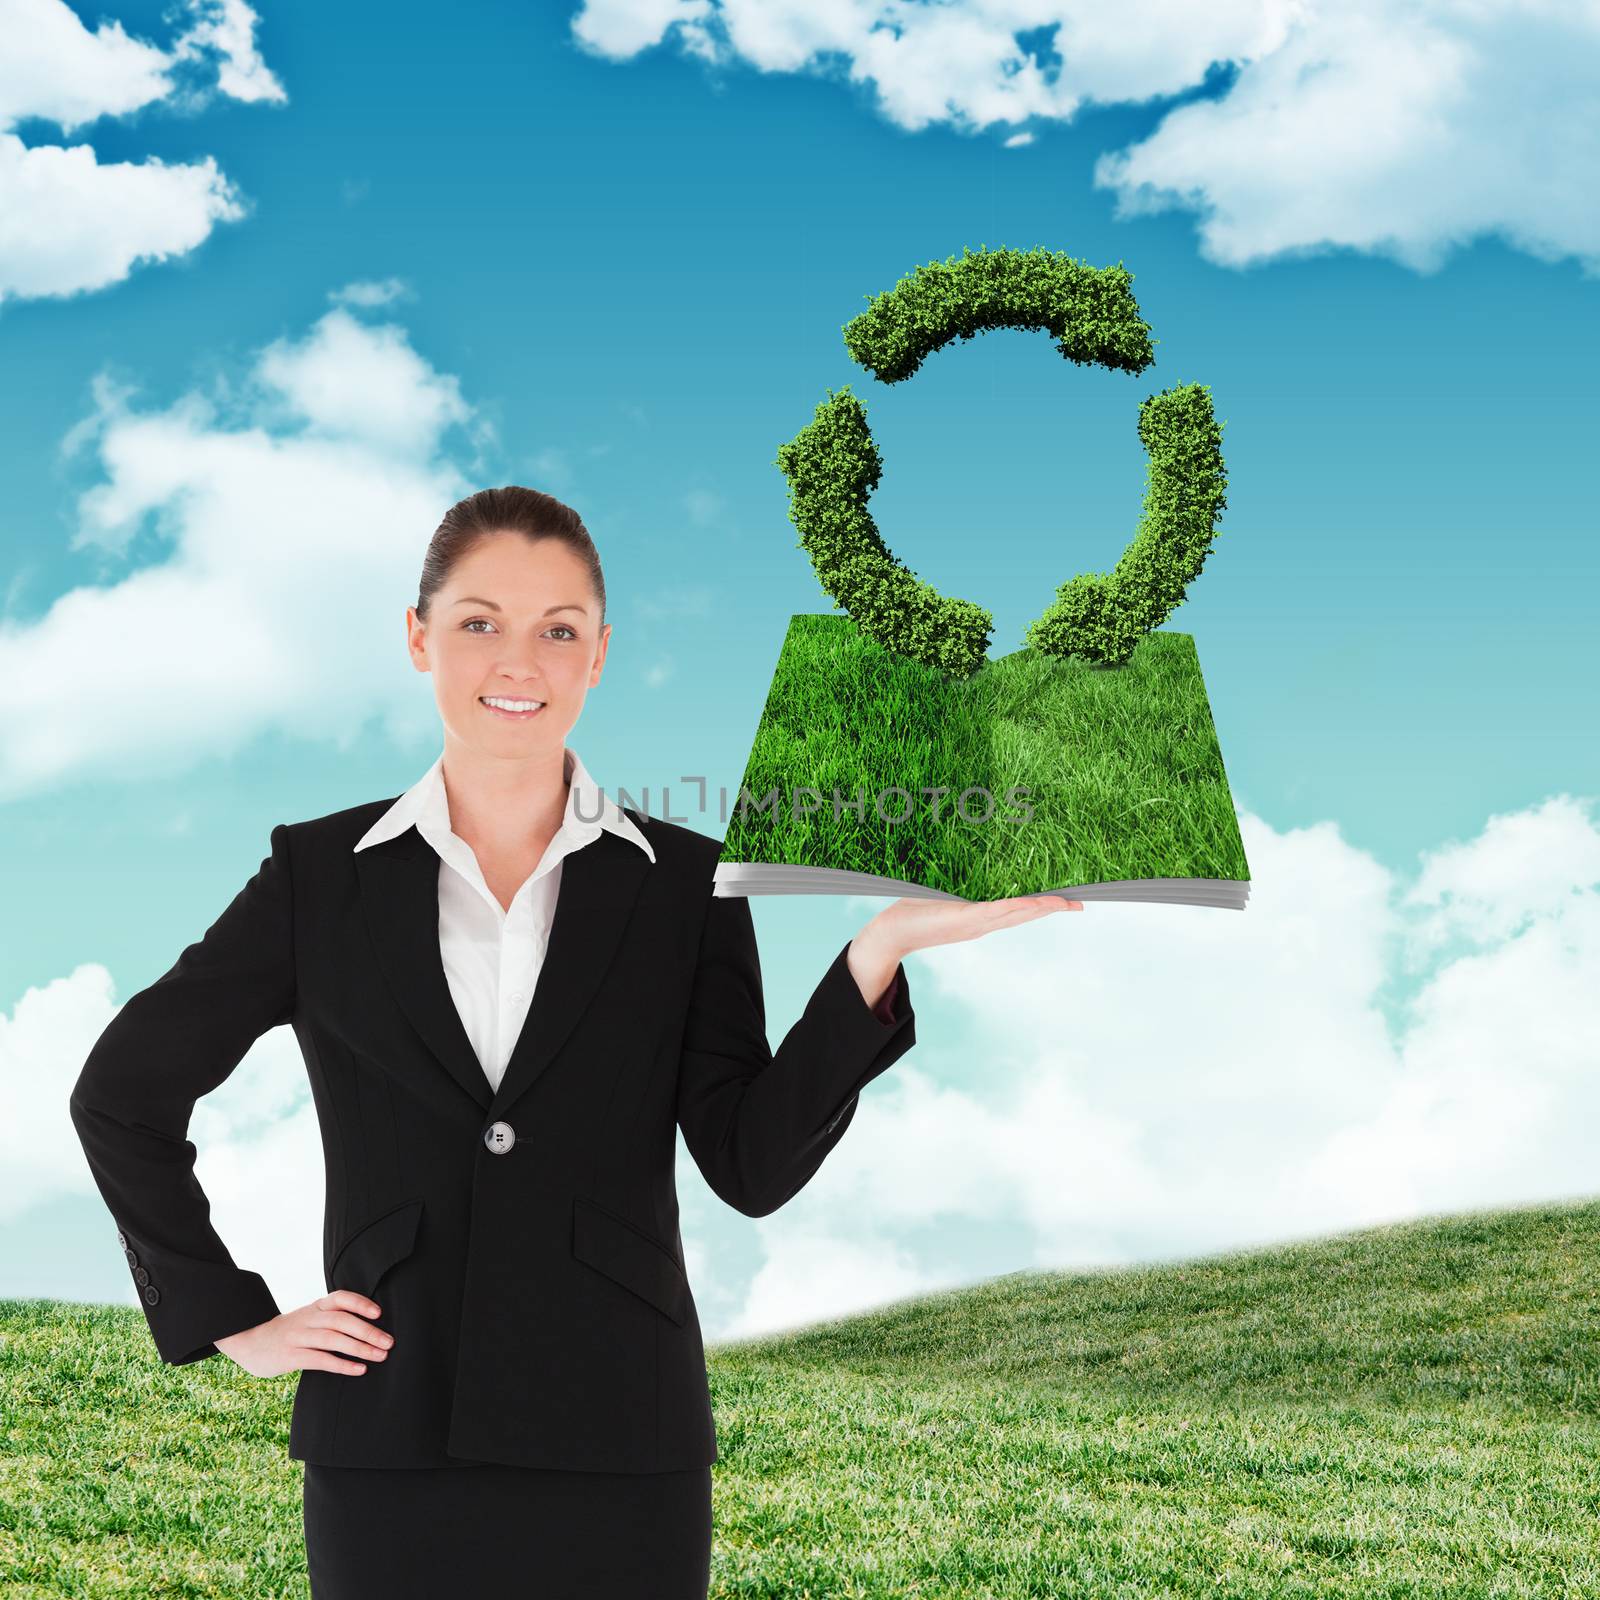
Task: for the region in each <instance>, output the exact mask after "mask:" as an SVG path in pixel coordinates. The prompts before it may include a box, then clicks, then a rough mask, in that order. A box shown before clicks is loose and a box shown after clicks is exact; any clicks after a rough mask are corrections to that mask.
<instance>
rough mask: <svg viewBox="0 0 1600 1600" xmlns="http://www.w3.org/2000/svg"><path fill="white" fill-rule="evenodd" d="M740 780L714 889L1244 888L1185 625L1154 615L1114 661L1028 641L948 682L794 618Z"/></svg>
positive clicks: (1183, 893)
mask: <svg viewBox="0 0 1600 1600" xmlns="http://www.w3.org/2000/svg"><path fill="white" fill-rule="evenodd" d="M746 793H747V794H748V797H749V798H748V801H745V803H744V804H743V805H739V804H736V805H734V806H733V807H732V808H731V815H730V817H729V821H728V827H727V831H726V833H725V835H724V837H723V849H722V854H721V857H720V860H719V863H718V866H717V870H716V879H717V883H718V885H719V892H727V891H730V890H731V891H732V892H736V893H748V894H786V893H788V894H796V893H799V894H804V893H827V894H836V893H846V892H852V891H854V892H861V893H895V894H910V895H916V894H918V893H920V892H927V893H931V894H935V895H959V896H961V897H962V898H964V899H968V900H998V899H1003V898H1006V897H1008V896H1011V895H1026V894H1043V893H1047V892H1050V891H1053V890H1059V889H1067V888H1071V889H1074V890H1081V891H1082V892H1081V893H1078V894H1077V895H1076V897H1077V898H1079V899H1085V900H1090V899H1092V900H1133V901H1138V900H1155V901H1167V902H1171V903H1176V904H1196V905H1221V906H1228V907H1235V908H1241V909H1242V907H1243V906H1244V903H1245V901H1246V900H1247V898H1248V895H1249V876H1250V869H1249V864H1248V862H1247V861H1246V860H1245V853H1244V844H1243V841H1242V840H1241V838H1240V836H1239V826H1238V822H1237V820H1236V818H1235V815H1234V806H1233V797H1232V795H1231V794H1230V792H1229V789H1228V779H1227V773H1226V771H1225V770H1224V767H1223V762H1222V752H1221V749H1220V747H1219V745H1218V742H1217V733H1216V728H1215V726H1214V724H1213V722H1212V717H1211V707H1210V704H1209V702H1208V700H1207V697H1206V688H1205V681H1204V679H1203V677H1202V676H1201V672H1200V663H1199V658H1198V656H1197V655H1196V653H1195V646H1194V640H1193V638H1192V637H1191V636H1190V635H1189V634H1186V633H1171V632H1166V631H1162V630H1158V631H1157V632H1154V633H1151V634H1149V635H1147V636H1146V638H1145V639H1143V640H1142V641H1141V642H1140V644H1139V646H1138V648H1137V649H1136V650H1135V651H1134V653H1133V655H1132V656H1131V657H1130V658H1129V659H1128V661H1127V663H1126V664H1125V665H1123V666H1120V667H1116V668H1107V667H1100V666H1097V665H1094V664H1091V663H1088V662H1082V661H1077V660H1072V661H1061V660H1057V659H1055V658H1053V657H1050V656H1047V655H1044V654H1042V653H1041V652H1039V651H1035V650H1032V649H1027V650H1018V651H1015V652H1013V653H1012V654H1011V655H1007V656H1003V657H1001V658H1000V659H999V660H997V661H989V662H986V663H985V664H984V665H983V666H982V667H981V668H980V669H979V671H978V672H976V673H975V674H973V676H972V677H970V678H967V679H963V680H959V681H958V680H951V679H948V678H946V677H944V676H943V675H942V674H941V673H939V672H936V671H934V670H933V669H932V668H929V667H924V666H922V665H921V664H920V663H918V662H915V661H911V660H908V659H907V658H906V657H904V656H901V655H899V654H897V653H896V652H893V651H889V650H885V649H883V648H882V646H880V645H878V644H876V643H874V642H873V641H872V640H871V639H868V638H867V637H866V636H865V635H864V634H862V633H861V632H860V631H859V630H858V629H857V628H856V626H855V624H854V623H853V622H852V621H851V620H850V618H849V617H847V616H843V615H819V616H796V617H792V618H791V619H790V622H789V630H788V633H787V635H786V636H785V638H784V643H783V650H782V652H781V654H780V655H779V658H778V663H777V667H776V669H775V671H774V673H773V678H772V683H771V686H770V688H769V689H768V691H767V698H766V702H765V705H764V707H763V709H762V713H761V721H760V724H759V725H758V727H757V729H756V734H755V739H754V742H753V744H752V747H751V751H750V755H749V758H748V760H747V762H746V766H745V773H744V777H743V780H742V783H741V790H740V799H741V800H743V798H744V796H745V794H746ZM1014 796H1016V797H1017V798H1013V797H1014ZM858 801H859V802H860V804H859V806H858V805H854V804H852V802H858Z"/></svg>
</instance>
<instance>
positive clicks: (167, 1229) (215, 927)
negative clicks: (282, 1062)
mask: <svg viewBox="0 0 1600 1600" xmlns="http://www.w3.org/2000/svg"><path fill="white" fill-rule="evenodd" d="M289 885H290V878H289V834H288V829H287V828H286V827H285V826H284V825H283V824H282V823H279V824H278V825H277V826H276V827H275V828H274V829H273V830H272V852H271V854H270V855H269V856H268V857H267V858H266V859H265V860H264V861H263V862H262V863H261V866H260V868H259V870H258V871H257V872H256V875H255V876H254V877H253V878H251V880H250V881H249V882H248V883H247V884H246V885H245V886H244V888H243V889H241V890H240V891H239V893H238V895H237V896H235V898H234V900H233V903H232V904H231V905H230V906H229V907H228V908H227V910H226V911H224V912H223V913H222V915H221V916H220V917H219V918H218V919H217V920H216V921H215V922H214V923H213V924H212V925H211V927H210V928H209V929H208V930H207V931H206V933H205V935H204V937H203V938H201V939H200V940H199V941H198V942H197V943H195V944H191V945H190V946H189V947H188V948H187V949H185V950H184V951H183V953H182V954H181V955H180V956H179V957H178V960H177V962H176V964H175V965H174V966H173V967H172V968H171V969H170V970H169V971H167V972H166V973H164V974H163V975H162V976H161V977H159V978H158V979H156V981H155V982H154V983H153V984H151V985H150V986H149V988H147V989H142V990H141V991H140V992H139V993H138V994H136V995H134V996H132V997H131V998H130V999H129V1000H128V1001H126V1002H125V1003H124V1005H123V1007H122V1009H121V1010H120V1011H118V1012H117V1014H116V1016H114V1017H113V1018H112V1019H111V1021H110V1023H109V1024H108V1025H107V1027H106V1029H105V1031H104V1032H103V1033H102V1034H101V1035H100V1037H99V1039H98V1040H97V1041H96V1042H95V1045H94V1048H93V1049H92V1050H91V1051H90V1053H89V1058H88V1060H87V1061H86V1062H85V1063H84V1065H83V1068H82V1070H81V1071H80V1072H79V1074H78V1079H77V1082H76V1084H74V1086H73V1089H72V1094H71V1098H70V1101H69V1106H70V1110H71V1115H72V1122H73V1126H74V1127H75V1128H76V1129H77V1131H78V1138H79V1139H80V1141H81V1142H82V1144H83V1151H84V1155H85V1156H86V1157H87V1158H88V1162H89V1170H90V1171H91V1172H92V1173H93V1175H94V1181H95V1184H96V1186H97V1187H98V1188H99V1190H100V1194H101V1196H102V1197H103V1198H104V1200H105V1202H106V1205H107V1206H108V1207H109V1208H110V1211H111V1214H112V1216H113V1217H114V1218H115V1219H116V1226H117V1230H118V1233H119V1235H120V1236H121V1239H122V1240H123V1241H125V1243H124V1244H123V1245H122V1248H123V1249H124V1250H125V1251H131V1252H132V1255H131V1257H129V1259H128V1266H129V1270H130V1271H131V1272H132V1273H133V1275H134V1280H135V1282H136V1283H137V1284H138V1286H139V1303H140V1305H141V1307H142V1308H143V1310H144V1314H145V1318H146V1320H147V1321H148V1322H149V1324H150V1332H151V1334H152V1335H153V1337H154V1339H155V1343H156V1348H157V1350H158V1351H159V1352H160V1354H161V1357H162V1359H163V1360H164V1361H168V1362H171V1363H173V1364H174V1365H182V1364H184V1363H186V1362H191V1361H199V1360H202V1359H203V1358H204V1357H206V1356H211V1355H215V1354H216V1353H217V1346H216V1343H215V1341H216V1340H217V1339H218V1338H226V1337H228V1336H229V1335H231V1334H234V1333H239V1332H242V1331H243V1330H245V1329H247V1328H252V1327H255V1326H256V1325H257V1324H259V1323H262V1322H265V1321H267V1320H268V1319H269V1318H272V1317H276V1316H278V1315H279V1314H280V1313H279V1310H278V1305H277V1302H276V1301H275V1300H274V1299H273V1297H272V1292H271V1290H270V1289H268V1287H267V1284H266V1281H265V1280H264V1279H263V1278H262V1277H261V1276H260V1274H258V1273H255V1272H250V1271H247V1270H245V1269H244V1268H241V1267H237V1266H235V1265H234V1262H233V1257H232V1256H231V1255H230V1254H229V1253H228V1248H227V1246H226V1245H225V1244H223V1242H222V1240H221V1239H220V1238H219V1237H218V1235H217V1232H216V1230H215V1229H214V1228H213V1227H212V1225H211V1220H210V1212H211V1206H210V1202H209V1201H208V1200H207V1198H206V1194H205V1191H204V1190H203V1189H202V1188H201V1187H200V1184H199V1183H198V1182H197V1181H196V1178H195V1175H194V1161H195V1155H196V1151H195V1147H194V1145H193V1144H192V1143H190V1142H189V1140H188V1138H187V1133H188V1129H189V1118H190V1115H191V1113H192V1112H193V1110H194V1106H195V1102H196V1101H197V1100H198V1099H199V1098H200V1097H201V1096H202V1095H205V1094H208V1093H210V1091H211V1090H213V1089H215V1088H216V1087H217V1086H218V1084H220V1083H222V1082H223V1080H224V1079H226V1078H227V1077H228V1075H229V1074H230V1073H231V1072H232V1071H233V1069H234V1068H235V1067H236V1066H237V1065H238V1064H239V1062H240V1061H241V1060H242V1059H243V1057H244V1054H245V1052H246V1051H247V1050H248V1049H249V1048H250V1045H251V1043H252V1042H253V1041H254V1040H255V1039H256V1038H258V1037H259V1036H260V1035H261V1034H263V1033H265V1032H266V1031H267V1030H268V1029H269V1028H272V1027H275V1026H277V1024H279V1023H281V1022H287V1021H288V1020H289V1017H290V1016H291V1014H292V1013H293V1011H294V999H295V978H294V941H293V923H292V916H291V904H290V889H289ZM141 1273H143V1274H144V1276H143V1277H142V1278H141V1276H140V1274H141ZM151 1289H154V1291H155V1298H154V1299H153V1300H152V1298H151V1295H150V1290H151Z"/></svg>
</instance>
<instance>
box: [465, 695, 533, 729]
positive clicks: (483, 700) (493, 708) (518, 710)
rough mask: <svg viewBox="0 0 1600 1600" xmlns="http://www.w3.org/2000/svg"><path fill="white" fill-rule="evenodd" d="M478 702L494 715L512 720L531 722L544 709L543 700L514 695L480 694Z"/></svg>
mask: <svg viewBox="0 0 1600 1600" xmlns="http://www.w3.org/2000/svg"><path fill="white" fill-rule="evenodd" d="M478 704H479V705H480V706H483V707H484V708H485V709H486V710H488V711H489V712H490V713H491V714H492V715H494V716H497V717H505V718H507V719H508V720H509V721H511V722H531V721H532V720H533V719H534V718H535V717H536V716H538V714H539V713H540V712H541V711H543V710H544V708H545V702H544V701H543V700H523V699H520V698H518V697H516V696H513V695H498V694H497V695H481V694H480V695H479V696H478Z"/></svg>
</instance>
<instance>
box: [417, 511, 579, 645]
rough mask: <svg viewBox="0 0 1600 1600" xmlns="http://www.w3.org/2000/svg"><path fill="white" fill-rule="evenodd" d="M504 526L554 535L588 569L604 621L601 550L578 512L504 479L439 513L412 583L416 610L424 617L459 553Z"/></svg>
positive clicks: (534, 534)
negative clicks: (417, 580)
mask: <svg viewBox="0 0 1600 1600" xmlns="http://www.w3.org/2000/svg"><path fill="white" fill-rule="evenodd" d="M506 530H509V531H510V532H513V533H520V534H522V535H523V537H524V538H527V539H559V540H560V541H561V542H562V543H563V544H564V545H566V546H567V548H568V549H569V550H571V551H572V553H573V554H574V555H575V556H577V557H578V559H579V560H580V561H582V562H583V564H584V565H585V566H586V567H587V568H588V569H589V584H590V587H591V588H592V589H593V591H594V597H595V599H596V600H598V601H599V602H600V626H601V627H602V628H603V627H604V626H605V621H606V580H605V575H604V574H603V573H602V572H601V571H600V556H599V553H598V552H597V551H596V550H595V547H594V541H593V540H592V539H591V538H590V537H589V530H588V529H587V528H586V527H584V525H583V522H582V519H581V518H580V517H579V516H578V513H577V512H576V511H574V510H573V509H572V507H571V506H569V505H563V504H562V502H561V501H559V500H557V499H556V497H555V496H554V495H551V494H542V493H541V492H540V491H539V490H537V489H524V488H523V487H522V486H521V485H520V484H515V483H508V484H507V485H506V486H505V487H504V488H502V489H480V490H478V492H477V493H476V494H469V495H468V496H467V497H466V499H465V500H458V501H457V502H456V503H455V504H454V505H453V506H451V507H450V509H449V510H448V511H447V512H445V514H444V521H442V522H441V523H440V524H439V526H438V528H437V529H436V530H435V531H434V535H433V538H432V539H430V540H429V541H428V553H427V555H426V556H424V557H423V561H422V582H421V583H420V584H419V585H418V589H417V616H418V617H419V618H420V619H421V620H422V621H423V622H426V621H427V620H428V612H429V609H430V608H431V606H432V604H433V597H434V595H435V594H437V593H438V591H439V588H440V586H441V585H442V584H443V583H444V581H445V579H446V578H448V577H449V576H450V569H451V568H452V567H453V566H455V564H456V562H458V561H459V560H460V559H461V558H462V556H464V555H466V553H467V552H468V551H469V550H471V549H472V548H473V547H474V546H475V545H476V544H478V543H479V542H480V541H481V540H483V539H486V538H487V537H488V536H489V535H490V534H494V533H500V532H502V531H506Z"/></svg>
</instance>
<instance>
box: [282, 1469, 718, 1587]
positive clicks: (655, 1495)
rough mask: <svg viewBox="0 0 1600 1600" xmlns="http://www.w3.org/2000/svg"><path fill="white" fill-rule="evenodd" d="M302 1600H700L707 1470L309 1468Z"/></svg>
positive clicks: (707, 1559)
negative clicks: (307, 1588)
mask: <svg viewBox="0 0 1600 1600" xmlns="http://www.w3.org/2000/svg"><path fill="white" fill-rule="evenodd" d="M304 1467H305V1484H304V1523H305V1539H306V1566H307V1569H308V1571H309V1573H310V1578H311V1596H312V1600H377V1597H380V1596H381V1597H382V1600H449V1597H450V1596H453V1595H456V1594H459V1593H460V1592H461V1591H462V1589H463V1586H465V1587H466V1589H467V1591H468V1592H471V1593H481V1594H487V1595H493V1596H494V1597H495V1600H518V1597H523V1596H526V1597H528V1600H533V1597H534V1596H537V1597H538V1600H579V1597H580V1596H581V1597H582V1600H705V1596H706V1591H707V1590H708V1589H709V1588H710V1584H711V1468H710V1467H708V1466H707V1467H691V1468H689V1469H687V1470H685V1471H680V1472H566V1471H558V1470H553V1469H549V1468H544V1467H512V1466H498V1465H492V1464H489V1463H474V1464H471V1465H462V1466H450V1467H394V1468H388V1467H328V1466H319V1465H318V1464H317V1463H315V1462H312V1461H307V1462H305V1463H304Z"/></svg>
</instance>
